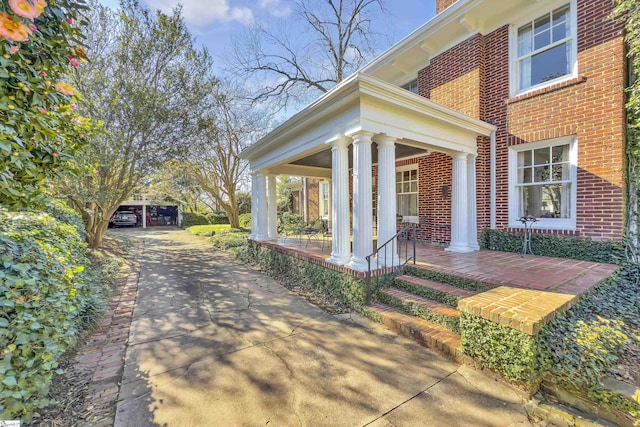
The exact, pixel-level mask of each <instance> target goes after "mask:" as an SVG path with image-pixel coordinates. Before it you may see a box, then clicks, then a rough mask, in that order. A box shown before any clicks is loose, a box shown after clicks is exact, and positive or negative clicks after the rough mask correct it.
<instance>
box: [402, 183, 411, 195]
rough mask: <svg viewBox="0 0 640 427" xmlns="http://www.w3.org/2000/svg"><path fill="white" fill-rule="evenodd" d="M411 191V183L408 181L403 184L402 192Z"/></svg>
mask: <svg viewBox="0 0 640 427" xmlns="http://www.w3.org/2000/svg"><path fill="white" fill-rule="evenodd" d="M409 191H411V187H410V184H409V183H408V182H405V183H404V184H402V192H403V193H408V192H409Z"/></svg>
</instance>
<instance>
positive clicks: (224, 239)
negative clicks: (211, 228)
mask: <svg viewBox="0 0 640 427" xmlns="http://www.w3.org/2000/svg"><path fill="white" fill-rule="evenodd" d="M248 238H249V233H247V232H246V231H244V230H240V229H238V228H231V229H225V230H220V232H218V233H216V234H215V235H214V236H212V237H210V238H209V241H211V242H212V243H213V244H214V245H215V246H216V247H218V248H220V249H223V250H229V249H231V248H240V247H243V246H244V245H246V244H247V239H248Z"/></svg>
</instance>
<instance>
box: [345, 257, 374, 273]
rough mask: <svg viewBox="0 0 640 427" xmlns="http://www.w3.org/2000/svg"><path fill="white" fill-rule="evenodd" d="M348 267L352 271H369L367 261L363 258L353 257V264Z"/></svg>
mask: <svg viewBox="0 0 640 427" xmlns="http://www.w3.org/2000/svg"><path fill="white" fill-rule="evenodd" d="M347 267H349V268H350V269H352V270H357V271H367V270H369V264H367V260H366V259H364V258H362V259H360V258H356V257H353V258H351V262H350V263H349V264H347Z"/></svg>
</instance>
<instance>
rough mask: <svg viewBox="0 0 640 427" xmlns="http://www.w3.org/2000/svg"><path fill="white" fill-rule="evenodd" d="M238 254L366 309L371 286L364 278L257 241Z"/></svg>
mask: <svg viewBox="0 0 640 427" xmlns="http://www.w3.org/2000/svg"><path fill="white" fill-rule="evenodd" d="M237 256H238V258H240V259H241V260H242V261H244V262H247V263H250V264H257V265H260V266H261V267H262V268H263V269H265V270H267V271H269V272H270V273H272V274H274V275H276V276H279V277H284V278H286V279H287V280H291V281H293V282H295V283H299V284H301V285H303V286H305V287H307V288H309V289H312V290H314V291H316V292H320V293H323V294H325V295H329V296H331V297H333V298H336V299H337V300H339V301H341V302H343V303H344V304H346V305H348V306H350V307H352V308H354V309H356V310H358V311H361V312H363V311H364V306H365V303H366V300H367V285H366V283H365V281H363V280H360V279H357V278H355V277H352V276H350V275H348V274H344V273H339V272H337V271H333V270H330V269H328V268H324V267H322V266H319V265H316V264H313V263H310V262H308V261H305V260H302V259H299V258H295V257H292V256H288V255H285V254H282V253H280V252H277V251H274V250H271V249H268V248H265V247H263V246H261V245H260V244H258V243H256V242H253V241H249V243H248V244H247V245H245V246H243V250H242V251H239V252H238V253H237Z"/></svg>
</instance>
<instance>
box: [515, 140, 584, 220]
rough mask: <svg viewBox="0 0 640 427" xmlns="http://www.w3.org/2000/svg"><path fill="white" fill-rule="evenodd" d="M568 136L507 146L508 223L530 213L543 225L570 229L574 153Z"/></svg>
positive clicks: (572, 213) (572, 208) (573, 202)
mask: <svg viewBox="0 0 640 427" xmlns="http://www.w3.org/2000/svg"><path fill="white" fill-rule="evenodd" d="M575 145H576V143H575V141H574V140H572V139H567V138H563V139H557V140H551V141H540V142H536V143H530V144H522V145H518V146H515V147H511V149H510V152H509V157H510V165H509V166H510V181H511V185H510V187H511V194H510V215H509V216H510V225H511V226H521V225H522V224H521V223H519V222H518V219H519V218H520V217H523V216H525V215H533V216H534V217H536V218H538V220H539V221H540V224H539V225H540V226H541V227H544V228H557V229H574V228H575V207H576V180H577V166H576V165H577V154H576V147H575Z"/></svg>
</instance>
